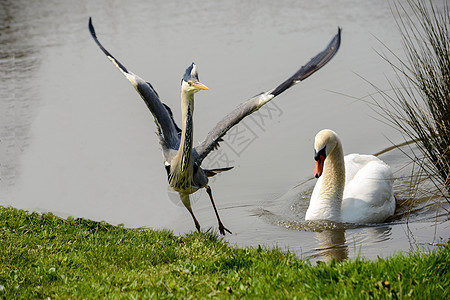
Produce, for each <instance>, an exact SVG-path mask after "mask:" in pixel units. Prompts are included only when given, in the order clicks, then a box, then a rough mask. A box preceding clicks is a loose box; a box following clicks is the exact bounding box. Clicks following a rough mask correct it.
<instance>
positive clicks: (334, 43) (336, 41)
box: [195, 28, 341, 166]
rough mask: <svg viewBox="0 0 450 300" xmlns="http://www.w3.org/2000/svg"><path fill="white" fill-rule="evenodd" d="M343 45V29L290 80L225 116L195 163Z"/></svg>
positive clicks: (322, 64) (201, 146)
mask: <svg viewBox="0 0 450 300" xmlns="http://www.w3.org/2000/svg"><path fill="white" fill-rule="evenodd" d="M340 44H341V28H338V33H337V34H336V35H335V36H334V37H333V39H332V40H331V42H330V43H329V44H328V46H327V47H326V48H325V50H323V51H322V52H320V53H319V54H317V55H316V56H315V57H313V58H312V59H311V60H310V61H309V62H308V63H307V64H306V65H304V66H303V67H301V68H300V70H298V71H297V72H296V73H295V74H294V75H292V76H291V77H290V78H289V79H287V80H286V81H284V82H283V83H281V84H280V85H278V86H277V87H276V88H275V89H273V90H270V91H267V92H265V93H262V94H259V95H257V96H255V97H253V98H252V99H250V100H247V101H246V102H244V103H242V104H241V105H239V106H238V107H237V108H236V109H235V110H233V111H232V112H231V113H229V114H228V115H227V116H225V117H224V118H223V119H222V120H221V121H220V122H219V123H217V125H216V126H215V127H214V128H213V130H211V131H210V132H209V133H208V135H207V137H206V139H205V140H204V141H203V142H202V143H201V144H200V145H198V146H197V147H195V150H196V152H197V153H198V158H197V159H196V161H195V163H196V165H197V166H200V165H201V163H202V161H203V159H204V158H205V157H206V156H207V155H208V154H209V152H211V151H212V150H214V149H215V148H217V147H218V145H219V142H220V141H221V139H222V137H223V136H224V135H225V133H226V132H227V131H228V130H230V129H231V128H232V127H233V126H234V125H236V124H237V123H239V122H240V121H241V120H242V119H243V118H245V117H246V116H248V115H250V114H252V113H253V112H255V111H257V110H258V109H260V108H261V107H262V106H263V105H264V104H266V103H267V102H269V101H270V100H272V99H273V98H274V97H276V96H278V95H279V94H281V93H282V92H284V91H285V90H287V89H288V88H290V87H291V86H293V85H295V84H297V83H299V82H300V81H302V80H304V79H306V78H308V77H309V76H310V75H312V74H313V73H314V72H316V71H317V70H319V69H320V68H322V67H323V66H324V65H325V64H326V63H327V62H329V61H330V59H331V58H333V56H334V55H335V54H336V52H337V51H338V49H339V46H340Z"/></svg>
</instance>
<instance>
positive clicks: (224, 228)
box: [219, 222, 233, 235]
mask: <svg viewBox="0 0 450 300" xmlns="http://www.w3.org/2000/svg"><path fill="white" fill-rule="evenodd" d="M225 231H226V232H228V233H229V234H233V233H232V232H231V231H229V230H228V228H226V227H225V226H223V224H222V222H220V223H219V232H220V234H221V235H225Z"/></svg>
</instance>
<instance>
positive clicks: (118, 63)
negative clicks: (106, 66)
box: [89, 17, 129, 73]
mask: <svg viewBox="0 0 450 300" xmlns="http://www.w3.org/2000/svg"><path fill="white" fill-rule="evenodd" d="M89 32H90V33H91V35H92V38H93V39H94V41H95V43H96V44H97V45H98V46H99V47H100V49H101V50H102V51H103V53H105V55H106V56H108V57H110V58H112V59H113V60H114V61H115V62H116V63H117V65H118V66H119V68H120V69H121V70H122V71H123V72H125V73H129V72H128V70H127V68H125V66H124V65H122V64H121V63H120V62H119V61H118V60H117V59H116V58H115V57H114V56H112V54H111V53H109V51H108V50H106V49H105V47H103V45H102V44H101V43H100V41H99V40H98V38H97V34H96V33H95V28H94V25H93V24H92V17H89Z"/></svg>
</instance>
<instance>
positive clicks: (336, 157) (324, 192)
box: [318, 143, 345, 222]
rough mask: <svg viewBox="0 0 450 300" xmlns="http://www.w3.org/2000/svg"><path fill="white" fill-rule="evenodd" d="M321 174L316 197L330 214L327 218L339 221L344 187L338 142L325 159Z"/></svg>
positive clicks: (343, 168) (342, 162)
mask: <svg viewBox="0 0 450 300" xmlns="http://www.w3.org/2000/svg"><path fill="white" fill-rule="evenodd" d="M322 176H323V179H322V186H321V188H320V195H319V197H318V199H320V202H321V203H320V206H321V207H322V208H324V209H325V210H326V211H327V212H328V213H329V214H330V216H329V218H328V219H330V220H333V221H338V222H339V220H340V215H341V204H342V197H343V195H344V187H345V161H344V152H343V150H342V146H341V144H340V143H337V145H336V147H335V148H334V149H333V151H331V152H330V153H329V154H328V156H327V158H326V159H325V165H324V169H323V175H322Z"/></svg>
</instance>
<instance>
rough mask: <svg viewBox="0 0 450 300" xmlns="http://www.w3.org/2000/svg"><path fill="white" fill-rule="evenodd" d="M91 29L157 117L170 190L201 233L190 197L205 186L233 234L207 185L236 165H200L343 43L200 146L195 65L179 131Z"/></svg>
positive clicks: (249, 104)
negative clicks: (195, 118) (196, 130)
mask: <svg viewBox="0 0 450 300" xmlns="http://www.w3.org/2000/svg"><path fill="white" fill-rule="evenodd" d="M88 27H89V31H90V33H91V36H92V38H93V39H94V41H95V43H96V44H97V45H98V46H99V47H100V49H101V50H102V51H103V53H104V54H105V55H106V56H107V58H108V59H109V60H110V61H111V62H112V63H113V64H114V65H115V66H116V67H117V68H118V69H119V70H120V72H122V73H123V75H124V76H125V77H126V78H127V79H128V81H129V82H130V83H131V84H132V85H133V86H134V88H135V89H136V91H137V92H138V93H139V95H140V96H141V98H142V99H143V100H144V102H145V104H146V105H147V107H148V108H149V110H150V112H151V113H152V114H153V117H154V120H155V123H156V127H157V135H158V136H159V143H160V145H161V148H162V152H163V157H164V166H165V169H166V172H167V179H168V182H169V186H170V187H171V188H172V189H173V190H175V191H176V192H178V194H179V196H180V199H181V201H182V203H183V204H184V206H185V207H186V209H187V210H188V211H189V213H190V215H191V216H192V219H193V221H194V224H195V227H196V229H197V231H199V232H200V223H199V222H198V220H197V218H196V217H195V215H194V212H193V210H192V207H191V203H190V198H189V195H190V194H192V193H195V192H196V191H198V190H199V189H202V188H205V189H206V192H207V194H208V196H209V199H210V200H211V204H212V206H213V208H214V212H215V215H216V218H217V221H218V226H219V232H220V234H222V235H225V232H228V233H230V234H231V231H230V230H229V229H227V228H226V227H225V226H224V225H223V223H222V221H221V219H220V217H219V214H218V212H217V208H216V205H215V203H214V199H213V196H212V190H211V187H210V186H209V184H208V177H212V176H214V175H216V174H218V173H220V172H224V171H228V170H230V169H231V168H232V167H226V168H220V169H205V168H202V167H201V164H202V162H203V160H204V159H205V158H206V157H207V156H208V154H209V153H210V152H211V151H213V150H215V149H217V148H218V147H219V143H220V142H221V141H222V140H223V139H222V137H223V136H224V135H225V134H226V133H227V131H228V130H230V129H231V128H232V127H233V126H234V125H236V124H238V123H239V122H240V121H241V120H242V119H244V118H245V117H246V116H248V115H250V114H252V113H253V112H255V111H257V110H258V109H260V108H261V107H262V106H263V105H264V104H266V103H268V102H269V101H270V100H272V99H273V98H274V97H276V96H278V95H280V94H281V93H283V92H284V91H285V90H287V89H288V88H290V87H292V86H294V85H295V84H297V83H299V82H300V81H302V80H305V79H306V78H307V77H309V76H310V75H312V74H313V73H314V72H316V71H317V70H319V69H320V68H322V67H323V66H324V65H325V64H326V63H327V62H328V61H330V60H331V59H332V58H333V56H334V55H335V54H336V52H337V51H338V49H339V46H340V43H341V28H339V27H338V33H337V34H336V35H335V36H334V37H333V38H332V40H331V41H330V42H329V44H328V46H327V47H326V48H325V50H323V51H322V52H320V53H319V54H317V55H316V56H314V57H313V58H312V59H311V60H310V61H309V62H308V63H307V64H306V65H304V66H303V67H301V68H300V69H299V70H298V71H297V72H296V73H295V74H294V75H292V76H291V77H289V78H288V79H287V80H285V81H284V82H282V83H281V84H279V85H278V86H277V87H276V88H274V89H271V90H269V91H266V92H263V93H260V94H258V95H256V96H254V97H253V98H251V99H249V100H247V101H245V102H243V103H241V104H240V105H239V106H238V107H237V108H236V109H234V110H233V111H231V112H230V113H229V114H227V115H226V116H225V117H224V118H223V119H222V120H221V121H219V122H218V123H217V125H216V126H215V127H214V128H213V129H212V130H211V131H210V132H209V133H208V134H207V136H206V138H205V139H204V140H203V142H201V143H200V144H199V145H197V146H195V147H194V146H193V112H194V94H195V93H197V92H199V91H202V90H207V89H208V87H207V86H206V85H204V84H203V83H200V81H199V78H198V70H197V66H196V64H195V63H192V64H191V65H190V66H189V67H188V68H187V69H186V72H185V74H184V76H183V78H182V80H181V113H182V123H181V129H180V127H179V126H178V125H177V124H176V122H175V120H174V118H173V114H172V110H171V109H170V107H169V106H168V105H166V104H164V103H163V102H161V100H160V98H159V95H158V94H157V92H156V90H155V89H154V88H153V86H152V85H151V84H150V83H149V82H146V81H145V80H144V79H142V78H141V77H139V76H138V75H136V74H134V73H133V72H131V71H129V70H128V69H127V68H126V67H125V66H124V65H123V64H121V63H120V62H119V61H118V60H117V59H116V58H114V56H112V55H111V53H110V52H108V51H107V50H106V49H105V48H104V47H103V45H102V44H101V43H100V41H99V40H98V38H97V34H96V32H95V29H94V26H93V24H92V18H91V17H90V18H89V24H88Z"/></svg>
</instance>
